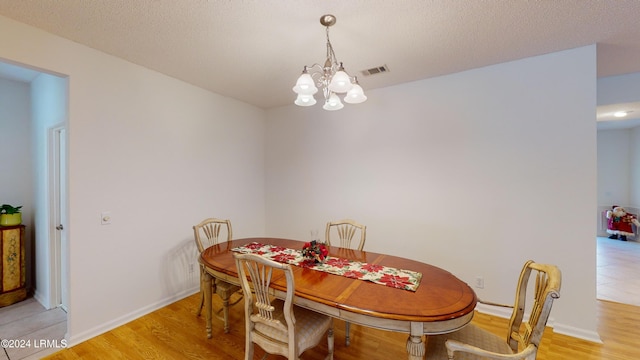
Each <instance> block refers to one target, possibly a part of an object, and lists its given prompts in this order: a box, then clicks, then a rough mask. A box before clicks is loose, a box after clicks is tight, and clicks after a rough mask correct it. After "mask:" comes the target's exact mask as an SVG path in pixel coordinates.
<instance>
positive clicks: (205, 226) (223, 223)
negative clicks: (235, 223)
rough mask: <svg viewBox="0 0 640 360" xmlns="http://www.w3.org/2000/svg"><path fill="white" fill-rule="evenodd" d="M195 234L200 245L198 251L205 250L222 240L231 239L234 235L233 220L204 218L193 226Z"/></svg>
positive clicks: (197, 243)
mask: <svg viewBox="0 0 640 360" xmlns="http://www.w3.org/2000/svg"><path fill="white" fill-rule="evenodd" d="M221 234H222V235H221ZM193 235H194V238H195V240H196V245H197V246H198V252H203V251H204V249H206V248H208V247H209V246H211V245H215V244H218V243H220V242H222V241H231V238H232V237H233V230H232V229H231V221H229V220H222V219H216V218H208V219H204V220H202V221H201V222H200V223H199V224H197V225H195V226H194V227H193ZM225 235H226V237H225Z"/></svg>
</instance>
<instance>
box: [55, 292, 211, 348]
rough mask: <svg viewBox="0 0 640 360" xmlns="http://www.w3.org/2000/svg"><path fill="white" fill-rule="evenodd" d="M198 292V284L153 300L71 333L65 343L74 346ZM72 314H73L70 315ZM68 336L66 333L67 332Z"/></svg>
mask: <svg viewBox="0 0 640 360" xmlns="http://www.w3.org/2000/svg"><path fill="white" fill-rule="evenodd" d="M198 292H200V286H197V287H194V288H191V289H187V290H184V291H182V292H180V293H178V294H176V295H173V296H170V297H168V298H165V299H162V300H160V301H158V302H155V303H153V304H149V305H147V306H145V307H143V308H140V309H138V310H136V311H133V312H130V313H128V314H125V315H123V316H121V317H119V318H117V319H114V320H112V321H109V322H106V323H104V324H102V325H100V326H96V327H94V328H93V329H89V330H87V331H84V332H82V333H80V334H76V335H73V336H71V337H69V338H67V343H68V345H69V346H70V347H71V346H74V345H77V344H79V343H81V342H83V341H86V340H89V339H91V338H93V337H96V336H98V335H101V334H103V333H105V332H107V331H109V330H113V329H115V328H117V327H118V326H122V325H124V324H126V323H128V322H131V321H133V320H135V319H137V318H139V317H141V316H144V315H147V314H149V313H151V312H154V311H156V310H158V309H161V308H163V307H165V306H167V305H170V304H173V303H174V302H176V301H179V300H182V299H184V298H186V297H189V296H191V295H193V294H195V293H198ZM72 316H73V315H72ZM67 336H68V333H67Z"/></svg>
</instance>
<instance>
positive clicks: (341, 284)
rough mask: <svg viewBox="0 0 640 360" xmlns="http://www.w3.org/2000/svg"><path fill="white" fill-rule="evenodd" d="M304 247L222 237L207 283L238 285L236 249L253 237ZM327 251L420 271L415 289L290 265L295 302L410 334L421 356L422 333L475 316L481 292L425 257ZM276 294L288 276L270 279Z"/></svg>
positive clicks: (209, 252) (208, 253)
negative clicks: (419, 277) (214, 279)
mask: <svg viewBox="0 0 640 360" xmlns="http://www.w3.org/2000/svg"><path fill="white" fill-rule="evenodd" d="M253 242H256V243H261V244H265V245H274V246H280V247H286V248H290V249H301V248H302V246H303V244H304V242H302V241H298V240H290V239H280V238H265V237H257V238H246V239H237V240H233V241H229V242H223V243H219V244H217V245H213V246H211V247H209V248H207V249H205V250H204V251H203V252H202V253H201V254H200V258H199V262H200V264H201V265H203V267H204V269H205V271H204V272H203V277H204V278H203V279H202V284H203V289H211V283H212V279H213V278H216V279H217V281H224V282H227V283H230V284H234V285H239V284H240V283H239V280H238V272H237V269H236V265H235V261H234V258H233V251H232V249H234V248H237V247H240V246H243V245H247V244H250V243H253ZM329 256H330V257H338V258H343V259H349V260H354V261H359V262H363V263H368V264H377V265H382V266H387V267H391V268H396V269H404V270H411V271H415V272H419V273H421V274H422V278H421V280H420V284H419V286H418V288H417V289H416V291H410V290H404V289H397V288H393V287H389V286H385V285H381V284H377V283H373V282H370V281H365V280H360V279H354V278H350V277H345V276H341V275H334V274H329V273H327V272H322V271H316V270H313V269H309V268H305V267H298V266H292V268H293V273H294V283H295V298H294V303H295V304H296V305H298V306H302V307H305V308H308V309H311V310H314V311H317V312H320V313H323V314H326V315H329V316H332V317H334V318H338V319H342V320H345V321H348V322H351V323H354V324H360V325H363V326H367V327H372V328H378V329H383V330H389V331H397V332H404V333H408V334H409V338H408V339H407V352H408V358H409V359H410V360H411V359H422V358H424V353H425V344H424V342H423V339H422V337H423V335H435V334H444V333H449V332H452V331H456V330H458V329H460V328H462V327H464V326H465V325H467V324H468V323H469V322H470V321H471V319H472V318H473V314H474V309H475V307H476V303H477V297H476V294H475V292H474V291H473V289H471V287H470V286H469V285H467V284H466V283H465V282H463V281H462V280H460V279H458V278H457V277H455V276H454V275H453V274H451V273H450V272H448V271H446V270H443V269H441V268H439V267H436V266H433V265H429V264H425V263H423V262H419V261H415V260H410V259H405V258H401V257H397V256H391V255H385V254H378V253H374V252H367V251H357V250H351V249H346V248H340V247H336V246H330V247H329ZM272 287H273V289H274V295H275V296H276V297H281V296H283V295H284V293H285V292H286V282H285V279H284V276H283V277H282V278H276V279H273V280H272ZM211 298H212V292H211V291H204V301H205V304H204V305H205V315H206V328H207V329H206V330H207V337H209V338H211V319H212V306H211ZM228 300H229V299H223V303H224V304H225V309H224V310H225V311H224V312H225V331H228V308H227V307H228Z"/></svg>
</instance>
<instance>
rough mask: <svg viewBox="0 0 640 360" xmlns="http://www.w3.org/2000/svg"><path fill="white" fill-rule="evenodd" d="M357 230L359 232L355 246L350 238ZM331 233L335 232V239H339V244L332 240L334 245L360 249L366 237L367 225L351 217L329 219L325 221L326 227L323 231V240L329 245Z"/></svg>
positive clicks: (352, 237)
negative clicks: (335, 219)
mask: <svg viewBox="0 0 640 360" xmlns="http://www.w3.org/2000/svg"><path fill="white" fill-rule="evenodd" d="M358 232H359V233H360V236H359V240H358V243H357V244H358V245H357V247H354V246H353V245H352V240H353V239H354V237H355V235H356V233H358ZM332 233H335V234H336V236H337V240H338V241H339V244H338V241H334V244H335V245H336V246H340V247H343V248H349V249H357V250H359V251H362V249H363V248H364V242H365V241H366V238H367V227H366V226H364V225H362V224H359V223H357V222H355V221H353V220H351V219H344V220H338V221H330V222H328V223H327V229H326V231H325V241H326V242H327V245H331V237H332V236H331V234H332ZM356 238H357V237H356Z"/></svg>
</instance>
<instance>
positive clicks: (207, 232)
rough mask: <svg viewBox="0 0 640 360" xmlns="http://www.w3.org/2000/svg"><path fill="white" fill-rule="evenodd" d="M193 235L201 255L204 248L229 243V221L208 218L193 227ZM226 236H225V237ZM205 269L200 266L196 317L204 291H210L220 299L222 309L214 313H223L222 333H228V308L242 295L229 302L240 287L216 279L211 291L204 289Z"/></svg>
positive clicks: (202, 300) (230, 230)
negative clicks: (198, 299) (198, 300)
mask: <svg viewBox="0 0 640 360" xmlns="http://www.w3.org/2000/svg"><path fill="white" fill-rule="evenodd" d="M193 235H194V238H195V240H196V245H197V246H198V253H202V252H203V251H204V250H205V249H206V248H208V247H209V246H212V245H216V244H218V243H220V242H224V241H231V238H232V237H233V229H232V228H231V221H229V220H222V219H216V218H208V219H204V220H202V221H201V222H200V223H199V224H197V225H195V226H193ZM225 235H226V236H225ZM205 271H206V269H205V268H204V266H202V265H201V266H200V308H199V309H198V316H200V314H201V313H202V307H203V306H204V291H211V292H213V293H214V294H218V296H220V298H221V299H222V309H220V310H218V311H217V312H216V313H218V314H219V313H220V311H222V312H223V317H222V320H223V321H224V332H225V333H228V332H229V306H233V305H235V304H237V303H238V302H239V301H240V300H242V294H239V295H240V297H239V298H238V299H236V300H234V301H233V302H231V301H230V299H231V296H232V295H233V294H234V293H240V290H241V289H240V287H239V286H237V285H231V284H229V283H227V282H224V281H221V280H218V279H216V278H214V279H213V281H212V282H211V289H204V275H205Z"/></svg>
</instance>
